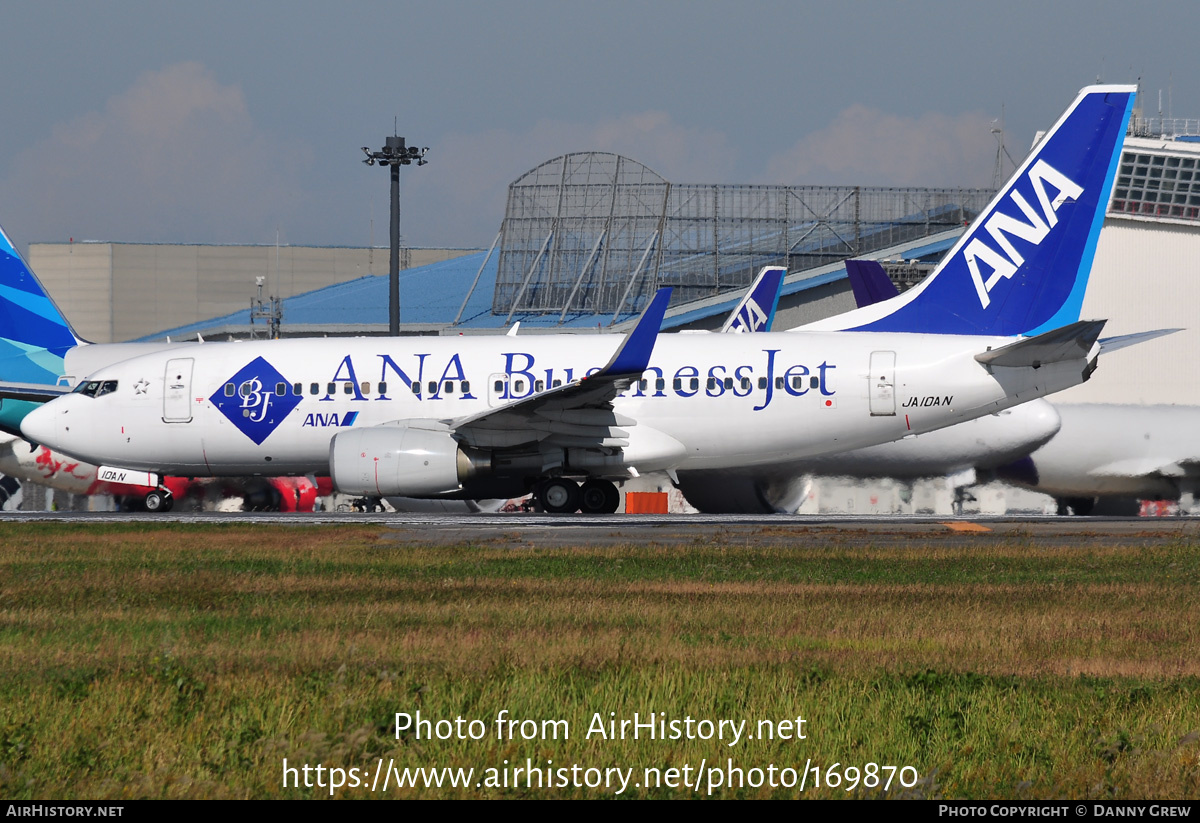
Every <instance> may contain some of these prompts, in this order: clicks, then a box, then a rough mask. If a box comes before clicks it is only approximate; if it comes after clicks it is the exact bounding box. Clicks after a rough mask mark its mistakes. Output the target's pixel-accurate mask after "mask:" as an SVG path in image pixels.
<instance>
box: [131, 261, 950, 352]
mask: <svg viewBox="0 0 1200 823" xmlns="http://www.w3.org/2000/svg"><path fill="white" fill-rule="evenodd" d="M952 244H953V240H945V239H942V240H938V241H934V242H932V243H928V244H924V245H921V246H918V247H915V248H913V249H912V251H911V252H906V254H905V256H906V257H925V256H927V255H928V256H934V255H937V256H940V254H941V253H942V252H944V251H945V250H946V249H947V248H949V247H950V246H951V245H952ZM485 259H486V260H487V264H486V265H484V267H483V271H482V272H480V266H481V265H483V263H484V260H485ZM498 259H499V254H498V253H493V254H492V256H491V257H490V258H488V256H487V252H478V253H475V254H468V255H464V256H462V257H456V258H454V259H453V260H444V261H442V262H440V263H430V264H429V265H426V266H418V267H416V268H412V269H405V270H403V271H401V272H400V323H401V325H402V326H404V325H410V324H411V325H422V326H446V325H449V324H450V323H451V322H453V320H454V318H455V316H456V315H457V314H458V313H459V309H460V308H461V307H462V302H463V297H464V296H465V295H466V294H467V292H468V291H469V290H470V289H471V284H472V283H473V282H475V278H476V275H478V276H479V282H478V284H477V285H476V287H475V290H474V291H473V292H472V293H471V297H470V300H468V302H467V305H466V307H465V308H464V309H463V311H462V318H461V319H460V321H459V323H458V325H457V326H456V327H455V328H464V329H500V328H504V327H505V326H506V325H510V324H511V323H513V322H516V321H520V322H521V325H522V326H523V327H529V328H566V329H577V330H578V329H594V328H596V327H597V326H598V325H600V326H608V325H609V324H610V323H611V322H612V315H611V314H608V315H595V314H578V313H577V314H571V315H568V316H567V318H566V320H565V321H564V322H563V323H562V324H561V326H560V324H559V322H558V317H559V316H558V314H557V313H552V314H536V315H524V314H514V315H513V317H512V319H511V320H510V321H509V322H508V323H506V322H505V319H506V318H505V316H504V315H494V314H492V296H493V294H494V292H495V288H496V274H497V269H498V265H497V264H498ZM845 276H846V271H845V269H837V270H835V271H832V272H828V273H825V274H821V275H817V276H814V277H808V278H803V279H800V280H796V281H792V282H791V283H786V284H785V285H784V287H783V292H784V293H785V294H792V293H793V292H796V291H800V290H803V289H809V288H813V287H814V286H819V285H824V284H826V283H832V282H835V281H837V280H839V279H841V278H844V277H845ZM741 298H742V292H741V291H740V290H739V291H733V292H730V293H729V295H728V299H727V300H723V301H720V302H714V303H711V304H707V305H704V306H699V307H696V308H694V309H691V310H689V311H683V312H679V313H675V314H672V315H671V316H669V317H668V318H667V319H666V321H665V323H664V324H663V327H664V328H675V327H678V326H681V325H684V324H686V323H689V322H693V321H696V320H700V319H702V318H705V317H711V316H714V315H724V314H728V313H729V312H730V311H732V309H733V307H734V306H736V305H737V303H738V301H739V300H741ZM641 308H642V306H640V305H639V306H637V307H636V309H637V310H636V311H631V312H629V313H625V314H622V315H620V316H619V317H618V318H617V321H618V322H621V321H624V320H628V319H631V318H632V317H634V316H635V315H636V314H637V313H638V312H640V311H641ZM249 325H250V309H249V308H246V309H244V310H242V311H238V312H234V313H233V314H227V315H225V316H224V317H216V318H213V319H211V320H204V321H201V322H199V323H191V324H189V325H186V326H179V327H178V328H174V329H168V330H166V331H162V332H158V333H157V334H153V335H148V336H146V337H144V338H141V339H142V340H145V341H149V340H161V339H162V338H164V337H174V338H181V337H183V338H186V337H190V336H192V335H195V334H208V333H213V332H216V331H219V330H221V329H222V328H227V327H235V328H236V327H243V328H244V327H248V326H249ZM387 325H388V278H387V275H372V276H369V277H360V278H358V279H357V280H350V281H348V282H345V283H338V284H336V285H333V286H326V287H324V288H321V289H316V290H315V291H310V292H306V293H304V294H298V295H296V296H294V297H289V298H286V299H285V300H284V301H283V329H284V332H285V333H286V332H287V329H288V327H289V326H310V327H311V326H328V327H335V326H359V327H361V326H377V327H383V328H386V327H387Z"/></svg>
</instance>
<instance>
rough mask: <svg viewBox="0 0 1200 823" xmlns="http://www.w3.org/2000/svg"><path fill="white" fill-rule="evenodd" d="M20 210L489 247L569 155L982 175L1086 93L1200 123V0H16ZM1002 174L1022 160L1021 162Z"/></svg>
mask: <svg viewBox="0 0 1200 823" xmlns="http://www.w3.org/2000/svg"><path fill="white" fill-rule="evenodd" d="M0 11H2V13H3V19H4V21H5V24H6V25H5V28H6V32H7V37H6V43H5V48H4V49H3V50H0V71H2V72H3V74H4V76H5V78H6V82H4V83H2V84H0V106H3V112H4V116H3V118H2V119H0V122H2V123H3V124H4V126H3V128H0V224H2V225H3V227H4V229H5V232H6V233H7V234H8V235H9V237H10V239H11V240H12V241H13V242H14V243H15V244H16V245H17V248H19V249H22V250H25V249H27V247H28V244H29V243H31V242H64V241H67V240H68V239H72V238H73V239H75V240H104V241H114V242H165V243H268V244H269V243H275V242H276V241H277V240H278V241H279V242H282V243H290V244H295V245H339V246H361V245H367V244H369V243H373V244H375V245H380V246H384V245H386V244H387V242H388V208H389V207H388V193H389V187H388V175H387V172H386V170H383V169H381V168H379V167H374V168H368V167H367V166H365V165H364V164H363V163H362V162H361V161H362V159H363V154H362V150H361V148H360V147H362V146H370V147H372V148H376V149H377V148H379V147H381V146H382V145H383V142H384V138H385V137H386V136H387V135H389V134H392V133H393V132H394V131H395V132H398V133H399V134H400V135H402V136H404V137H405V138H406V139H407V140H408V143H409V144H410V145H412V144H416V145H419V146H428V147H429V153H428V160H429V163H428V164H427V165H425V166H423V167H420V168H418V167H416V166H411V167H408V168H406V169H405V170H404V174H403V180H402V190H403V191H402V207H401V213H402V234H403V238H404V242H405V243H406V244H408V245H412V246H449V247H487V246H488V245H490V243H491V242H492V239H493V238H494V236H495V235H496V232H497V231H498V230H499V227H500V222H501V220H502V218H503V216H504V204H505V195H506V190H507V186H508V184H509V183H511V182H512V181H513V180H515V179H517V178H518V177H520V176H522V175H523V174H524V173H525V172H527V171H529V170H530V169H532V168H534V167H535V166H537V165H539V164H541V163H542V162H545V161H547V160H550V159H552V158H554V157H556V156H558V155H561V154H564V153H566V152H573V151H615V152H618V153H621V154H624V155H626V156H628V157H631V158H633V159H635V160H638V161H640V162H642V163H644V164H646V165H647V166H649V167H650V168H652V169H654V170H655V171H656V172H658V173H659V174H661V175H663V176H664V177H666V178H667V179H668V180H671V181H673V182H677V183H769V184H813V185H817V184H838V185H864V186H871V185H881V186H987V185H990V184H991V180H992V175H993V167H994V164H995V156H996V146H997V142H996V138H995V136H994V135H993V133H992V130H993V128H995V127H998V126H999V124H1000V123H1001V119H1002V121H1003V126H1004V129H1005V135H1006V137H1005V140H1006V144H1007V146H1008V150H1009V152H1010V153H1011V154H1012V156H1013V157H1016V158H1020V157H1021V156H1022V155H1023V154H1024V152H1025V150H1026V149H1027V148H1028V146H1029V144H1030V143H1031V141H1032V139H1033V137H1034V134H1035V133H1036V132H1037V131H1038V130H1039V129H1046V128H1048V127H1049V126H1050V125H1052V124H1053V122H1054V120H1055V119H1056V118H1057V117H1058V115H1059V114H1061V113H1062V111H1063V110H1064V109H1065V108H1066V107H1067V105H1069V104H1070V102H1071V100H1072V99H1073V98H1074V96H1075V94H1076V92H1077V91H1078V90H1079V89H1080V88H1081V87H1083V86H1085V85H1088V84H1090V83H1094V82H1096V81H1097V79H1099V80H1101V81H1103V82H1109V83H1136V82H1139V80H1140V82H1141V84H1142V88H1143V90H1144V91H1145V95H1144V98H1143V102H1144V108H1145V109H1146V113H1147V114H1157V112H1158V109H1159V98H1160V93H1161V99H1162V110H1163V113H1164V114H1171V115H1173V116H1176V117H1191V118H1200V48H1197V36H1196V32H1198V31H1200V4H1196V3H1183V2H1178V3H1174V2H1171V3H1167V2H1161V3H1160V2H1147V3H1136V4H1135V3H1129V2H1127V0H1125V2H1119V3H1118V2H1112V0H1093V2H1075V1H1071V2H1053V1H1052V2H1045V0H1039V2H1024V0H1020V1H1018V2H1005V1H1004V0H993V1H992V2H990V3H986V4H985V3H979V2H973V1H972V0H957V1H956V2H921V1H920V0H913V1H912V2H887V3H883V2H853V0H841V2H829V3H825V2H800V1H799V0H790V1H787V2H776V0H740V1H739V2H715V1H712V0H694V1H693V2H682V1H676V0H672V1H671V2H666V1H665V0H658V1H656V0H640V2H625V1H624V0H590V2H586V3H583V2H570V0H556V2H541V0H505V2H467V1H466V0H461V1H456V0H441V2H437V3H411V2H397V1H396V0H392V1H391V2H354V1H353V0H349V1H348V2H347V1H345V0H343V1H342V2H336V3H334V2H317V1H316V0H288V1H287V2H282V0H257V2H256V0H239V2H232V3H231V2H222V0H205V2H204V3H187V4H185V3H181V2H163V0H153V1H152V2H133V1H132V0H106V1H105V2H57V1H56V0H44V1H43V2H33V1H32V0H29V1H28V2H26V0H16V1H14V0H0ZM1007 170H1009V169H1006V171H1007Z"/></svg>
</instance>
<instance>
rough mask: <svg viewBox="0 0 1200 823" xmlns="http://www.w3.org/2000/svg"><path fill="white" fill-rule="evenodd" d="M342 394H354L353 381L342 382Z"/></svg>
mask: <svg viewBox="0 0 1200 823" xmlns="http://www.w3.org/2000/svg"><path fill="white" fill-rule="evenodd" d="M342 394H354V384H353V383H343V384H342Z"/></svg>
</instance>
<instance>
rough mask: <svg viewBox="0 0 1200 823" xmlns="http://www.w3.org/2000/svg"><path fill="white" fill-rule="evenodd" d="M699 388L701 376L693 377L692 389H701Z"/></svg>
mask: <svg viewBox="0 0 1200 823" xmlns="http://www.w3.org/2000/svg"><path fill="white" fill-rule="evenodd" d="M699 390H700V378H699V377H693V378H692V391H699Z"/></svg>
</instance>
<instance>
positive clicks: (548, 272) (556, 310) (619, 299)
mask: <svg viewBox="0 0 1200 823" xmlns="http://www.w3.org/2000/svg"><path fill="white" fill-rule="evenodd" d="M992 194H993V192H992V191H991V190H990V189H917V188H910V189H899V188H871V187H865V186H753V185H694V184H673V183H670V182H669V181H667V180H665V179H664V178H663V177H662V176H660V175H659V174H657V173H655V172H654V171H652V170H651V169H649V168H647V167H646V166H644V165H642V164H641V163H638V162H637V161H636V160H631V159H629V158H628V157H622V156H620V155H616V154H610V153H604V152H583V153H576V154H567V155H563V156H562V157H556V158H554V159H553V160H550V161H547V162H546V163H543V164H542V165H540V166H538V167H537V168H535V169H533V170H531V171H529V172H528V173H526V174H525V175H523V176H522V177H520V178H519V179H518V180H516V181H515V182H514V183H512V185H510V186H509V189H508V206H507V208H506V210H505V216H504V223H503V225H502V226H501V230H500V256H499V261H498V262H499V272H498V275H497V279H496V290H495V295H494V298H493V302H492V313H493V314H494V315H505V317H506V321H507V320H511V319H512V317H513V316H514V315H529V314H538V315H546V314H557V315H559V320H560V322H562V321H565V320H567V319H568V318H571V317H578V316H582V315H611V316H612V319H613V322H616V321H617V320H618V319H620V318H621V317H622V316H626V315H629V314H631V313H634V312H637V311H639V310H640V309H641V308H642V307H643V306H644V304H645V302H646V301H647V300H648V299H649V298H650V296H652V295H653V294H654V292H655V291H656V290H657V289H658V288H661V287H663V286H672V287H674V289H675V291H674V295H673V298H672V302H673V303H680V302H685V301H690V300H695V299H698V298H702V297H709V296H712V295H716V294H720V293H722V292H725V291H730V290H735V289H743V288H745V287H747V286H748V285H749V284H750V282H751V281H752V280H753V279H754V276H755V275H756V274H757V273H758V270H759V269H760V268H761V267H763V266H771V265H774V266H787V268H788V271H789V272H797V271H804V270H806V269H815V268H818V267H820V266H824V265H827V264H829V263H834V262H838V261H840V260H844V259H846V258H849V257H855V256H860V255H865V254H870V253H871V252H872V251H875V250H878V249H883V248H887V247H889V246H893V245H896V244H897V243H902V242H906V241H910V240H913V239H918V238H920V237H925V236H928V235H931V234H936V233H938V232H942V231H945V230H946V229H948V228H952V227H955V226H959V225H962V224H963V223H964V222H965V221H968V222H969V221H970V220H972V219H973V218H974V216H975V215H976V214H978V213H979V211H981V210H982V209H983V207H984V206H985V205H986V204H987V202H988V200H989V199H990V198H991V196H992Z"/></svg>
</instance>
